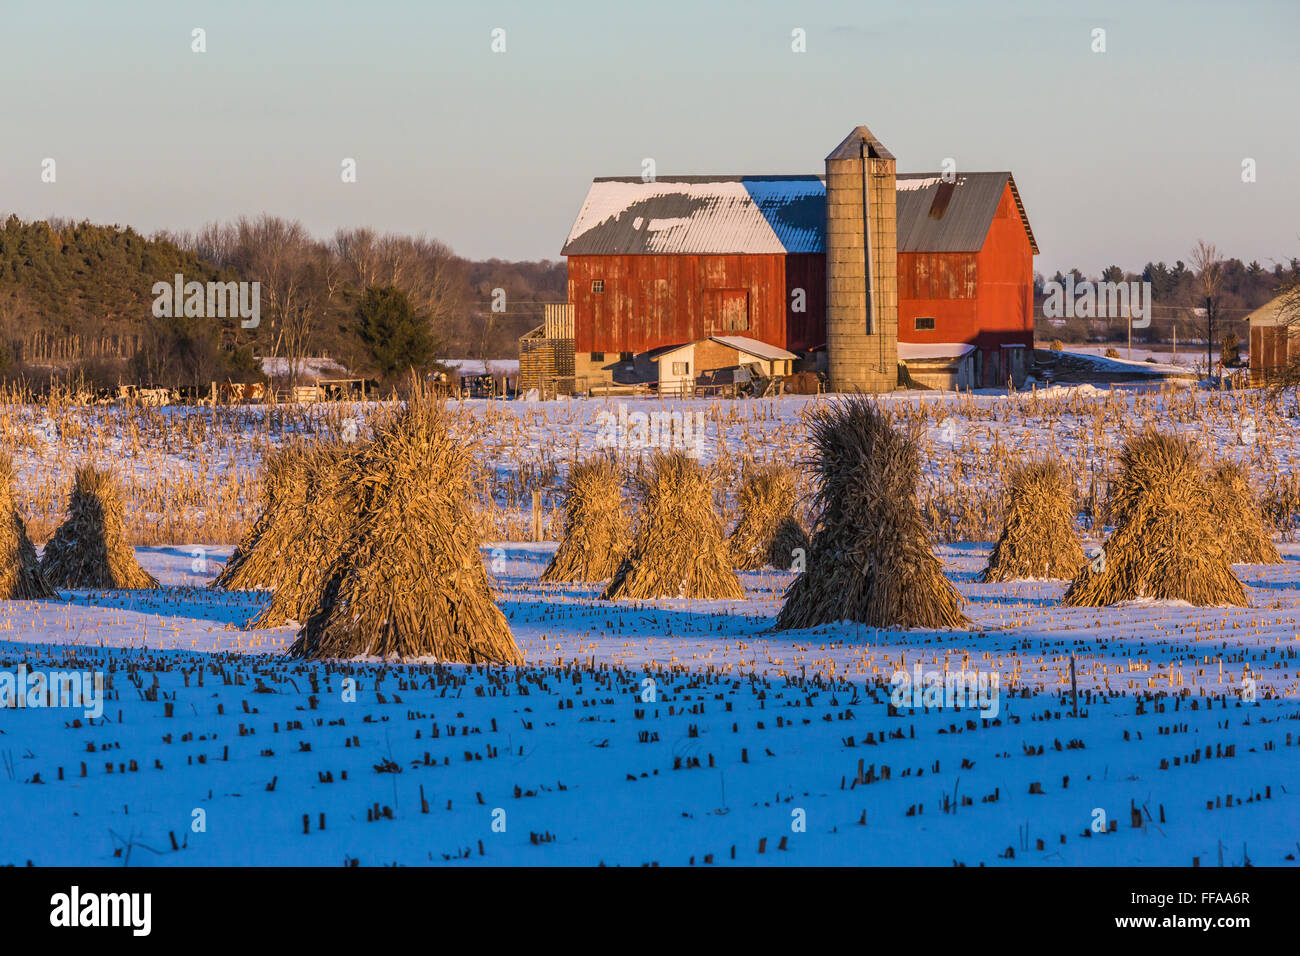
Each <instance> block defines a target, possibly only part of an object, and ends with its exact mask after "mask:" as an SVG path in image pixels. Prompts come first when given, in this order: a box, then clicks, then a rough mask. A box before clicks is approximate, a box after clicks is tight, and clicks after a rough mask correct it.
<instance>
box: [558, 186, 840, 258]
mask: <svg viewBox="0 0 1300 956" xmlns="http://www.w3.org/2000/svg"><path fill="white" fill-rule="evenodd" d="M825 232H826V186H825V184H824V183H823V182H822V181H821V180H820V179H819V178H818V177H816V176H678V177H673V178H668V179H657V180H655V181H654V182H643V181H642V180H641V179H640V178H639V177H627V178H623V177H619V178H609V179H597V180H595V181H594V182H593V183H592V184H591V189H590V190H589V191H588V192H587V199H586V201H585V202H584V203H583V204H582V210H581V211H580V212H579V213H578V219H577V221H576V222H574V224H573V229H571V230H570V231H569V239H568V241H567V242H566V243H565V244H564V249H563V250H562V251H561V255H565V256H590V255H624V254H626V255H638V254H654V253H704V254H710V253H786V252H822V251H824V247H823V245H822V242H823V235H824V234H825Z"/></svg>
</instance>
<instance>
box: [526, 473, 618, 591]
mask: <svg viewBox="0 0 1300 956" xmlns="http://www.w3.org/2000/svg"><path fill="white" fill-rule="evenodd" d="M622 479H623V474H622V471H621V470H620V468H619V466H618V462H617V461H616V460H614V459H613V458H608V457H603V456H602V457H599V458H591V459H588V460H587V461H582V462H576V463H575V464H574V465H573V467H572V468H571V469H570V470H569V480H568V482H567V483H566V485H565V494H566V497H565V500H564V530H563V532H562V533H563V538H562V540H561V541H560V547H559V548H558V549H557V550H556V552H555V554H554V556H553V557H552V558H551V560H550V563H548V564H547V565H546V569H545V570H544V571H543V572H542V577H541V580H542V581H544V582H547V583H560V582H591V581H608V580H609V579H610V578H612V577H613V576H614V572H615V571H617V570H618V566H619V565H620V564H621V563H622V561H623V558H624V557H625V556H626V555H627V552H628V548H629V546H630V544H631V533H630V531H629V530H628V518H627V513H626V512H625V511H624V509H623V495H622V492H621V485H622Z"/></svg>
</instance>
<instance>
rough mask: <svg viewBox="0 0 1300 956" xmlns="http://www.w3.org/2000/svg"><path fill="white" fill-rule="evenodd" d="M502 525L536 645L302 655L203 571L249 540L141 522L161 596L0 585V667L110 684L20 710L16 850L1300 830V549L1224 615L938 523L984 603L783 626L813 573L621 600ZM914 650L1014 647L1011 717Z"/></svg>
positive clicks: (786, 853)
mask: <svg viewBox="0 0 1300 956" xmlns="http://www.w3.org/2000/svg"><path fill="white" fill-rule="evenodd" d="M499 547H500V548H501V550H502V551H504V553H505V555H504V556H505V570H504V572H503V573H499V574H498V575H497V576H496V577H497V583H498V586H499V598H500V601H501V605H502V607H503V609H504V611H505V612H506V614H507V616H508V618H509V620H510V623H511V627H512V629H513V630H514V633H515V635H516V638H517V640H518V642H519V645H520V647H521V648H522V650H523V652H524V654H525V655H526V657H527V659H528V662H529V663H528V665H527V666H526V667H523V668H519V669H513V668H510V669H499V670H494V669H480V668H470V667H465V666H437V665H432V664H420V663H417V662H412V663H407V664H402V665H394V664H388V665H385V664H382V663H376V662H370V663H362V662H353V663H335V664H307V663H302V662H297V661H290V660H287V659H286V658H284V657H283V656H282V652H283V649H284V648H285V646H286V645H287V643H288V642H289V641H291V640H292V637H293V629H292V628H282V629H278V630H268V631H245V630H241V629H240V625H241V624H242V622H243V621H244V620H245V619H246V618H247V617H248V616H250V614H251V612H252V610H253V609H254V608H255V606H256V605H257V603H258V599H259V596H258V595H256V594H236V595H227V594H222V593H219V592H213V591H208V590H205V589H203V587H202V586H203V585H204V584H205V583H206V582H207V581H208V580H210V579H211V578H212V577H213V576H214V575H215V573H216V571H217V570H218V567H219V565H218V562H219V561H220V560H224V558H225V557H226V556H227V555H228V554H229V549H228V548H226V549H220V548H206V549H204V550H203V551H199V550H198V549H197V548H190V547H174V548H171V547H168V548H141V549H138V552H137V553H138V556H139V557H140V560H141V562H142V563H143V564H145V566H146V567H148V568H150V569H151V570H152V571H154V573H155V574H157V575H158V576H159V578H160V579H161V580H162V581H163V583H164V585H165V586H164V587H163V588H162V589H160V590H158V591H154V592H126V593H119V592H113V593H86V592H77V593H75V594H74V595H73V596H72V599H71V600H70V601H68V602H56V601H51V602H8V603H6V604H5V605H4V607H3V608H2V609H0V675H3V674H5V673H8V674H15V673H16V671H17V669H18V668H19V667H22V666H25V667H26V668H27V669H28V671H29V672H33V673H34V672H36V671H50V670H56V671H67V670H72V669H81V670H88V671H100V672H102V673H104V675H105V678H106V680H107V682H108V684H109V686H108V688H107V700H106V701H105V702H104V704H103V715H102V717H100V718H99V719H94V720H92V719H88V718H87V717H86V716H85V715H84V714H83V710H82V709H81V708H79V707H57V708H24V709H11V710H5V711H0V758H3V773H0V806H3V807H4V808H5V811H6V817H7V819H8V820H9V821H10V825H9V826H6V827H4V828H0V864H3V863H17V864H24V863H26V862H27V861H29V860H30V861H32V862H33V863H36V864H45V865H50V864H88V865H131V866H137V865H168V864H177V865H211V864H320V865H344V864H346V863H349V862H352V861H357V862H359V863H360V864H361V865H379V864H391V863H399V864H412V865H428V864H439V865H442V864H447V863H451V864H455V865H474V864H489V865H501V864H546V865H549V864H597V863H606V864H626V865H638V864H661V865H665V866H666V865H691V864H693V865H696V866H702V865H728V864H764V865H767V864H790V865H809V864H936V865H944V866H948V865H952V864H953V863H962V864H967V865H972V866H974V865H978V864H986V865H1045V866H1076V865H1112V864H1136V865H1160V864H1168V865H1179V866H1186V865H1191V863H1192V862H1193V859H1196V860H1198V861H1199V863H1200V865H1202V866H1214V865H1218V864H1219V863H1220V862H1222V863H1223V864H1225V865H1234V864H1240V863H1242V862H1243V861H1245V860H1246V859H1249V861H1250V862H1251V863H1252V864H1255V865H1294V863H1295V861H1296V859H1297V858H1298V857H1300V698H1298V694H1300V685H1298V683H1297V681H1298V680H1300V658H1298V657H1297V652H1298V651H1300V623H1298V618H1300V546H1296V545H1284V546H1283V550H1284V553H1285V555H1286V558H1287V560H1286V563H1285V564H1283V565H1278V566H1272V567H1254V566H1242V567H1239V568H1238V569H1237V570H1238V573H1239V574H1240V575H1241V577H1242V579H1243V580H1244V581H1245V582H1246V583H1247V584H1248V585H1249V586H1250V589H1251V591H1250V593H1251V599H1252V606H1251V607H1249V608H1240V609H1238V608H1234V609H1211V610H1202V609H1196V608H1191V607H1186V606H1179V605H1176V604H1134V605H1128V606H1122V607H1118V608H1108V609H1070V610H1065V609H1060V608H1058V607H1056V601H1057V599H1058V598H1059V596H1060V594H1061V593H1062V590H1063V588H1064V585H1063V583H1061V582H1019V583H1012V584H999V585H986V584H978V583H975V582H974V581H973V578H974V575H975V572H976V571H977V570H978V569H979V568H980V567H981V566H982V564H983V561H984V559H985V557H986V555H987V545H979V544H975V545H957V546H945V547H942V548H940V552H939V553H940V554H941V556H942V557H943V559H944V561H945V563H946V567H947V571H948V574H949V576H950V577H951V579H952V580H953V581H954V582H955V583H956V585H957V587H958V589H959V590H960V591H961V592H962V594H963V595H964V596H965V597H966V598H967V599H968V601H969V602H970V603H969V607H968V613H969V614H970V616H971V618H972V620H973V621H974V622H975V625H976V627H975V629H974V630H972V631H970V632H965V631H963V632H920V631H913V632H901V633H900V632H885V631H875V630H872V629H869V628H863V627H859V626H851V625H842V626H834V627H825V628H818V629H815V630H812V631H804V632H785V633H779V634H777V633H768V631H767V628H768V627H769V626H770V624H771V623H772V619H773V617H774V615H775V613H776V611H777V609H778V608H779V606H780V598H781V592H782V590H783V588H784V587H785V586H786V585H787V584H788V583H789V581H790V579H791V575H789V574H785V573H778V572H760V573H749V574H744V575H742V578H743V580H744V583H745V585H746V591H747V597H746V599H745V600H743V601H718V602H687V601H657V602H652V603H649V604H638V603H620V604H615V603H610V602H604V601H600V600H598V599H597V598H596V594H597V589H596V588H591V587H580V586H554V585H542V584H539V582H538V576H539V574H540V572H541V569H542V567H543V566H544V564H545V561H546V560H547V558H548V556H549V554H550V552H551V550H552V549H553V548H554V545H553V544H538V545H519V544H501V545H499ZM196 554H198V555H201V556H202V557H200V558H199V559H197V560H196V557H195V556H196ZM487 554H488V555H491V554H492V552H491V550H490V549H489V550H488V551H487ZM1071 656H1073V658H1074V660H1075V665H1076V677H1077V684H1078V697H1077V711H1078V712H1077V716H1075V714H1074V708H1075V706H1076V703H1075V702H1074V701H1073V700H1072V698H1071V694H1070V660H1071ZM918 667H919V669H920V671H921V673H925V672H929V671H937V672H940V673H942V672H943V671H945V670H947V671H949V672H956V671H962V670H965V671H967V672H982V673H983V674H984V675H985V677H986V678H988V676H989V675H991V674H996V675H997V681H998V682H997V691H998V692H997V694H996V696H995V697H990V698H987V699H985V700H984V701H983V702H982V703H983V704H984V705H985V714H986V715H987V718H988V719H985V716H984V715H982V714H981V713H980V711H979V710H976V709H972V708H970V707H966V708H961V709H958V708H955V707H949V706H944V705H943V704H940V705H939V706H928V707H927V706H924V705H923V706H911V704H912V701H910V700H909V701H907V702H906V703H905V705H904V706H903V707H902V708H900V709H897V710H895V709H893V708H891V704H890V681H891V678H892V677H893V675H894V674H895V673H896V672H898V671H900V670H903V671H907V672H908V673H909V674H911V673H914V672H915V669H916V668H918ZM0 679H2V677H0ZM1252 682H1253V688H1254V701H1253V702H1251V701H1249V700H1244V699H1243V697H1246V698H1248V697H1249V696H1250V695H1249V694H1248V693H1244V691H1245V690H1246V688H1248V687H1250V686H1252ZM987 686H990V687H991V686H992V684H991V681H990V682H989V684H988V685H987ZM1112 826H1113V827H1114V830H1113V832H1110V831H1111V827H1112Z"/></svg>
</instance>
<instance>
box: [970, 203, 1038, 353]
mask: <svg viewBox="0 0 1300 956" xmlns="http://www.w3.org/2000/svg"><path fill="white" fill-rule="evenodd" d="M976 301H977V302H978V303H979V307H978V314H977V316H976V318H977V320H978V327H977V332H978V337H977V338H978V344H979V345H981V346H986V347H987V346H993V345H1004V344H1011V343H1014V344H1018V345H1023V346H1025V347H1026V348H1033V346H1034V250H1033V248H1032V247H1031V246H1030V245H1029V236H1028V235H1026V234H1025V227H1024V225H1023V224H1022V223H1021V221H1020V214H1019V212H1018V211H1017V210H1016V202H1015V199H1014V198H1013V197H1012V195H1011V187H1010V186H1007V188H1006V189H1005V190H1003V192H1002V201H1001V202H1000V203H999V204H998V211H997V214H996V215H995V216H994V217H993V222H992V224H990V226H989V232H988V236H987V237H986V238H985V240H984V248H982V249H981V250H980V253H979V294H978V296H977V299H976Z"/></svg>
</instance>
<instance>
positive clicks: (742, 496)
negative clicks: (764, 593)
mask: <svg viewBox="0 0 1300 956" xmlns="http://www.w3.org/2000/svg"><path fill="white" fill-rule="evenodd" d="M794 479H795V475H794V470H793V469H792V468H790V467H789V466H787V465H751V466H750V467H748V468H746V469H745V471H744V474H743V475H742V477H741V483H740V492H739V494H738V495H737V498H738V499H739V505H740V520H739V521H738V522H736V527H735V528H733V529H732V532H731V536H730V537H729V538H728V539H727V545H728V547H729V548H730V549H731V560H732V563H733V564H735V566H736V567H737V568H738V569H739V570H741V571H756V570H758V569H759V568H763V567H767V566H769V565H770V566H771V567H774V568H779V569H780V570H782V571H786V570H789V569H790V567H791V566H792V564H794V562H795V559H796V557H797V553H798V552H800V551H802V553H803V554H804V556H805V558H806V556H807V553H808V535H807V534H806V533H805V532H804V530H803V527H802V526H801V525H800V524H799V520H798V519H797V518H796V517H795V515H794V506H795V482H794Z"/></svg>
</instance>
